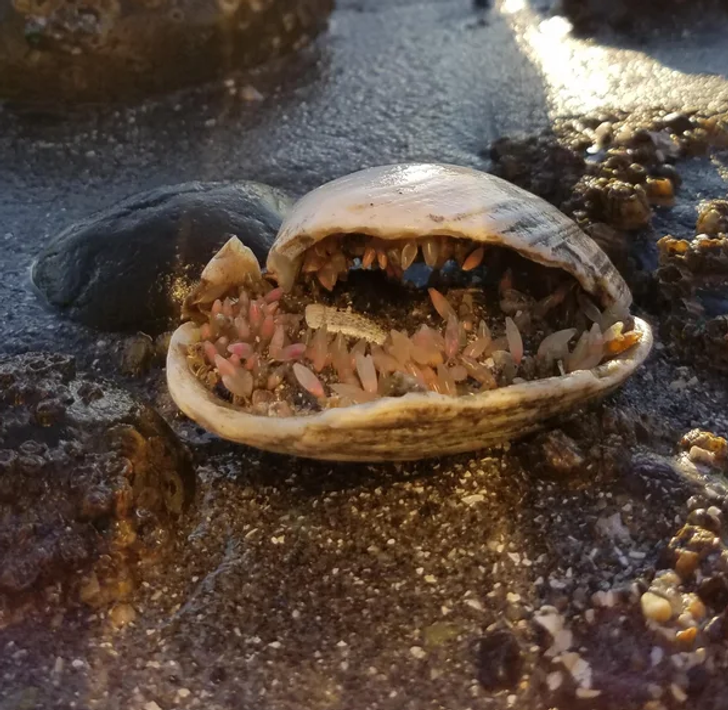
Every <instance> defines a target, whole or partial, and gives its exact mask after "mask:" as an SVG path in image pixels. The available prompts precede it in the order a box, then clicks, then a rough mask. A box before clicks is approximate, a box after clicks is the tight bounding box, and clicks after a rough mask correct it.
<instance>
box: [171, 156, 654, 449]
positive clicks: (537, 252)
mask: <svg viewBox="0 0 728 710" xmlns="http://www.w3.org/2000/svg"><path fill="white" fill-rule="evenodd" d="M341 233H344V234H346V233H360V234H366V235H370V236H375V237H377V238H380V239H387V240H406V239H415V238H416V239H420V238H423V237H427V236H430V235H432V236H452V237H458V238H464V239H469V240H472V241H473V242H481V243H486V244H496V245H500V246H503V247H506V248H510V249H513V250H514V251H517V252H519V253H520V254H521V255H523V256H525V257H526V258H529V259H531V260H532V261H535V262H538V263H540V264H543V265H545V266H549V267H553V268H560V269H563V270H564V271H566V272H568V273H570V274H572V275H573V276H574V277H575V278H576V280H577V281H578V282H579V283H580V284H581V286H582V287H583V288H584V290H585V291H587V292H588V293H590V294H592V295H593V296H594V297H595V298H597V299H598V300H599V301H600V303H601V304H602V306H603V307H605V308H608V307H618V308H621V309H627V308H628V307H629V305H630V303H631V294H630V291H629V288H628V287H627V285H626V283H625V282H624V280H623V279H622V277H621V276H620V275H619V273H618V272H617V271H616V269H615V268H614V266H613V265H612V263H611V262H610V261H609V259H608V257H607V256H606V254H604V252H603V251H602V250H601V249H600V248H599V247H598V246H597V244H596V243H595V242H594V241H593V240H592V239H590V238H589V237H588V236H587V235H586V234H584V233H583V232H582V231H581V230H580V229H579V228H578V226H577V225H576V224H574V223H573V222H572V221H571V220H569V219H568V218H567V217H566V216H565V215H563V214H562V213H561V212H559V211H558V210H557V209H556V208H554V207H553V206H552V205H550V204H549V203H547V202H545V201H543V200H541V199H540V198H538V197H535V196H534V195H532V194H530V193H528V192H525V191H524V190H521V189H520V188H517V187H515V186H513V185H511V184H509V183H507V182H505V181H503V180H500V179H499V178H496V177H494V176H492V175H488V174H486V173H482V172H478V171H476V170H472V169H469V168H462V167H457V166H451V165H439V164H405V165H393V166H384V167H377V168H371V169H368V170H363V171H360V172H358V173H354V174H353V175H349V176H346V177H343V178H340V179H338V180H335V181H333V182H331V183H328V184H326V185H323V186H322V187H320V188H318V189H316V190H314V191H312V192H311V193H309V194H308V195H306V196H305V197H303V198H302V199H301V200H300V201H299V202H298V203H297V205H295V206H294V208H293V210H292V211H291V212H290V213H289V215H288V217H287V219H286V220H285V221H284V223H283V224H282V226H281V229H280V231H279V234H278V237H277V238H276V241H275V243H274V245H273V247H272V249H271V252H270V254H269V257H268V271H269V273H270V274H272V275H274V276H275V277H276V278H277V279H278V282H279V284H280V285H281V286H282V287H283V288H284V289H287V290H288V289H290V288H291V287H292V285H293V283H295V280H296V278H297V276H298V273H299V271H300V267H301V263H302V259H303V254H304V252H305V251H306V250H307V249H308V248H310V247H311V246H312V245H313V244H314V243H316V242H317V241H319V240H321V239H324V238H325V237H327V236H329V235H331V234H341ZM236 241H237V240H235V241H233V240H231V242H230V243H228V244H227V245H226V246H225V247H224V248H223V250H221V252H220V254H219V255H218V256H217V257H216V259H214V260H213V262H211V264H210V267H209V268H208V269H206V270H205V273H203V282H202V284H203V286H204V288H203V289H202V291H200V292H198V300H200V299H201V300H206V297H205V296H204V293H205V291H207V292H209V293H215V294H217V293H219V292H220V287H221V286H222V285H225V283H227V280H230V279H232V280H231V282H230V283H229V284H228V285H230V286H233V285H237V284H239V283H240V282H241V280H242V278H243V277H242V275H241V273H240V269H239V268H237V267H236V266H235V264H238V265H243V264H244V263H247V264H250V269H251V273H250V274H249V276H248V277H249V278H259V274H258V273H252V272H254V270H255V269H257V268H258V267H257V263H255V260H254V259H251V258H250V257H249V255H246V249H245V248H244V247H242V246H241V245H240V244H239V242H237V243H236ZM220 264H225V265H226V268H222V269H221V268H219V266H220ZM245 268H246V267H245V266H243V271H245ZM232 274H234V276H231V275H232ZM206 277H207V278H206ZM221 279H222V281H221ZM200 293H201V294H202V295H199V294H200ZM207 299H209V297H207ZM208 302H209V300H208ZM634 331H635V332H636V333H638V334H639V336H640V337H639V341H638V342H637V343H636V344H635V345H633V346H632V347H631V348H630V349H628V350H627V351H625V352H623V353H621V354H619V355H618V356H616V357H614V358H612V359H610V360H608V361H606V362H603V363H602V364H600V365H598V366H597V367H595V368H593V369H591V370H577V371H575V372H572V373H569V374H566V375H563V376H560V377H549V378H545V379H538V380H533V381H528V382H520V383H517V384H511V385H508V386H505V387H501V388H498V389H494V390H488V391H484V392H480V393H477V394H473V395H464V396H458V397H452V396H448V395H443V394H437V393H434V392H426V393H421V392H418V393H409V394H405V395H403V396H399V397H383V398H381V399H378V400H376V401H373V402H369V403H365V404H357V405H353V406H350V407H337V408H331V409H326V410H323V411H321V412H318V413H313V414H305V415H296V416H291V417H269V416H259V415H255V414H251V413H249V412H246V411H243V410H242V409H240V408H238V407H236V406H234V405H232V404H230V403H228V402H226V401H224V400H222V399H220V398H219V397H217V396H215V394H214V393H213V392H211V391H210V390H208V389H207V388H206V387H205V385H204V384H203V383H202V382H200V381H199V380H198V379H197V377H196V376H195V375H194V373H193V372H192V370H191V369H190V366H189V364H188V360H187V350H188V347H189V346H190V345H191V344H192V343H194V342H196V341H197V340H198V339H199V330H198V328H197V326H196V325H195V324H194V323H192V322H190V323H185V324H183V325H182V326H180V328H178V329H177V331H175V333H174V334H173V336H172V339H171V343H170V348H169V352H168V357H167V382H168V386H169V390H170V393H171V395H172V397H173V399H174V400H175V402H176V403H177V405H178V406H179V408H180V409H181V410H182V411H183V412H184V413H185V414H186V415H187V416H189V417H190V418H191V419H193V420H195V421H196V422H197V423H198V424H200V425H201V426H203V427H205V428H206V429H208V430H209V431H211V432H214V433H216V434H217V435H219V436H221V437H223V438H225V439H229V440H231V441H236V442H239V443H243V444H248V445H251V446H255V447H258V448H261V449H265V450H269V451H275V452H280V453H287V454H293V455H297V456H305V457H310V458H316V459H330V460H341V461H345V460H349V461H384V460H411V459H420V458H426V457H431V456H440V455H444V454H451V453H458V452H464V451H471V450H476V449H479V448H483V447H486V446H488V445H492V444H495V443H499V442H503V441H507V440H512V439H515V438H517V437H520V436H523V435H525V434H528V433H530V432H533V431H535V430H537V429H540V428H542V427H544V426H547V425H548V424H549V423H552V422H553V421H555V420H556V419H557V418H559V417H563V416H567V415H570V414H573V413H574V412H576V411H577V410H578V409H579V408H580V407H582V406H583V405H585V404H587V403H588V402H590V401H592V400H594V399H596V398H599V397H603V396H604V395H606V394H608V393H609V392H612V391H613V390H614V389H616V388H617V387H619V385H621V384H622V383H623V382H624V381H625V380H626V379H627V378H628V377H629V376H630V375H631V374H632V373H633V372H634V371H635V370H636V369H637V367H639V365H640V364H642V362H643V361H644V360H645V358H646V357H647V355H648V354H649V352H650V349H651V347H652V333H651V330H650V327H649V325H648V324H647V323H646V322H645V321H643V320H641V319H639V318H634Z"/></svg>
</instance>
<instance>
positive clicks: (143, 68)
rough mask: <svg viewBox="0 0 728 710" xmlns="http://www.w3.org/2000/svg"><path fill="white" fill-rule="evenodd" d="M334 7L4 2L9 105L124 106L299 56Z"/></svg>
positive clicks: (257, 0) (247, 0)
mask: <svg viewBox="0 0 728 710" xmlns="http://www.w3.org/2000/svg"><path fill="white" fill-rule="evenodd" d="M333 4H334V3H333V0H233V1H232V2H224V3H223V2H219V3H216V2H212V0H184V1H183V2H179V3H178V2H173V1H172V0H160V1H158V2H154V3H132V4H127V5H124V4H120V3H113V2H112V3H104V2H101V1H100V0H86V1H85V2H83V3H72V2H66V1H65V0H50V1H49V2H43V1H42V0H19V1H16V2H9V1H8V0H3V1H2V3H0V98H13V99H31V100H40V101H43V102H48V101H54V100H56V101H57V100H61V101H64V100H69V101H79V100H81V101H89V100H94V101H96V100H99V99H101V100H109V99H111V100H119V99H120V98H129V97H137V96H140V95H143V94H146V93H149V92H156V91H166V90H169V89H173V88H177V87H180V86H185V85H189V84H192V83H197V82H200V81H207V80H209V79H211V78H212V77H214V76H216V75H218V74H220V73H221V72H222V71H229V70H231V69H241V68H245V67H251V66H254V65H256V64H260V63H262V62H264V61H267V60H269V59H271V58H273V57H277V56H281V55H282V54H285V53H286V52H290V51H292V50H296V49H299V48H300V47H302V46H303V45H305V44H306V43H307V42H309V41H310V39H311V38H312V37H314V36H315V35H316V34H317V33H318V32H320V31H321V30H322V29H323V28H324V27H325V25H326V20H327V17H328V15H329V13H330V12H331V9H332V7H333Z"/></svg>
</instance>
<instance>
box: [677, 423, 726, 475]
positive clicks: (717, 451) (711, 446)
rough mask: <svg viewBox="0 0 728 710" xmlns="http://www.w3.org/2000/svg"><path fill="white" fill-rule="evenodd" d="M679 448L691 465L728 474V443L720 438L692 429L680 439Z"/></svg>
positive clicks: (707, 432)
mask: <svg viewBox="0 0 728 710" xmlns="http://www.w3.org/2000/svg"><path fill="white" fill-rule="evenodd" d="M680 446H681V447H682V448H683V449H685V450H686V451H687V452H688V457H689V458H690V460H691V461H692V462H693V463H695V464H703V465H705V466H707V467H709V468H714V469H719V470H721V469H722V470H723V471H724V472H728V441H726V440H725V439H724V438H723V437H722V436H717V435H716V434H713V433H712V432H709V431H703V430H702V429H693V430H691V431H689V432H688V433H687V434H685V436H683V437H682V439H680Z"/></svg>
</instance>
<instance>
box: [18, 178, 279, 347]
mask: <svg viewBox="0 0 728 710" xmlns="http://www.w3.org/2000/svg"><path fill="white" fill-rule="evenodd" d="M291 203H292V201H291V199H290V198H289V197H288V196H287V195H286V194H285V193H283V192H282V191H280V190H278V189H276V188H273V187H270V186H268V185H263V184H261V183H256V182H246V181H241V182H234V183H185V184H182V185H174V186H170V187H162V188H157V189H154V190H151V191H149V192H145V193H141V194H138V195H134V196H132V197H130V198H128V199H126V200H124V201H123V202H120V203H118V204H116V205H114V206H113V207H111V208H109V209H106V210H104V211H102V212H99V213H97V214H95V215H92V216H90V217H88V218H86V219H84V220H82V221H81V222H78V223H76V224H74V225H71V226H70V227H68V228H67V229H65V230H64V231H63V232H62V233H61V234H59V235H58V236H57V237H56V238H55V239H53V240H52V241H51V243H50V244H49V245H48V246H47V247H46V248H45V249H44V250H43V251H42V252H41V254H40V255H39V256H38V258H37V259H36V261H35V263H34V265H33V272H32V276H33V282H34V284H35V286H36V287H37V288H38V290H39V291H40V292H41V294H42V295H43V297H44V298H45V299H46V300H47V301H48V303H50V305H52V306H54V307H55V308H58V309H59V310H61V311H62V312H63V313H64V315H67V316H68V317H70V318H72V319H73V320H76V321H79V322H81V323H83V324H84V325H88V326H91V327H93V328H98V329H100V330H144V331H146V332H149V333H152V334H155V333H157V332H160V331H162V330H164V329H165V328H166V327H167V326H169V325H170V324H171V323H172V322H174V321H176V320H177V319H178V318H179V314H180V307H181V304H182V302H183V301H184V298H185V296H186V295H187V293H188V292H189V290H190V288H191V286H192V284H193V283H194V281H195V280H196V279H197V278H199V274H200V271H201V270H202V267H203V266H204V265H205V264H206V263H207V262H208V261H209V259H210V257H211V256H212V255H213V254H214V253H215V252H216V251H217V250H218V249H219V248H220V247H221V246H222V245H223V244H224V243H225V242H226V241H227V240H228V239H229V237H230V235H231V234H234V235H236V236H237V237H238V238H239V239H240V240H241V241H242V242H243V243H245V244H246V245H248V247H250V249H251V250H252V251H253V253H254V254H255V256H256V257H257V258H258V260H260V261H264V260H265V258H266V256H267V254H268V249H269V248H270V245H271V244H272V243H273V239H274V237H275V234H276V231H277V230H278V227H279V226H280V223H281V220H282V219H283V216H284V215H285V213H286V212H287V210H288V209H289V208H290V206H291Z"/></svg>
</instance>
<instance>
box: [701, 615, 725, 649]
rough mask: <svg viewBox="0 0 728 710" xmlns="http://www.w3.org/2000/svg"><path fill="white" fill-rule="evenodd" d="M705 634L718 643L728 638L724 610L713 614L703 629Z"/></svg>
mask: <svg viewBox="0 0 728 710" xmlns="http://www.w3.org/2000/svg"><path fill="white" fill-rule="evenodd" d="M704 632H705V635H706V636H707V638H709V639H710V640H711V641H713V642H714V643H720V642H721V641H723V640H724V639H726V638H728V625H726V617H725V612H723V613H722V614H718V616H714V617H713V618H712V619H711V620H710V621H709V622H708V623H707V624H706V625H705V629H704Z"/></svg>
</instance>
